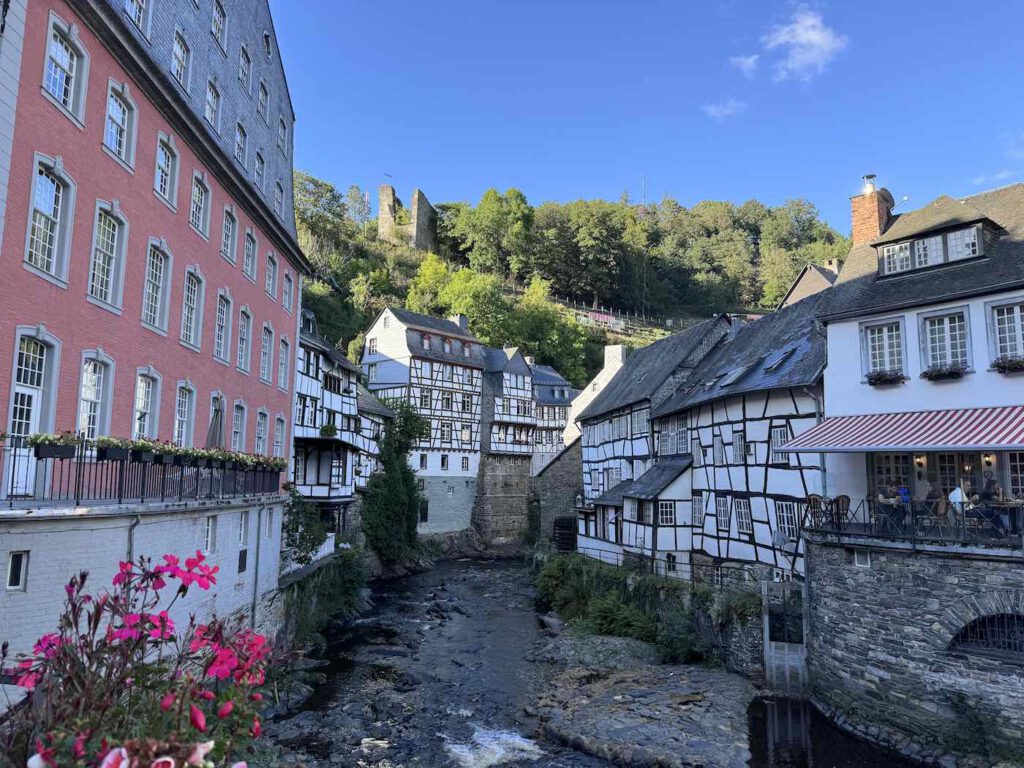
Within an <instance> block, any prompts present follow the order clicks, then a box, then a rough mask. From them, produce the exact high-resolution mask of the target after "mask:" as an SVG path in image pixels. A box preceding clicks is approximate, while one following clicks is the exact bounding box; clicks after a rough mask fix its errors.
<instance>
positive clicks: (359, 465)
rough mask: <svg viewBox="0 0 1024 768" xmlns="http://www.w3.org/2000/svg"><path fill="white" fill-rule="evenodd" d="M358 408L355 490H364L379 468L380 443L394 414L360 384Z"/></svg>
mask: <svg viewBox="0 0 1024 768" xmlns="http://www.w3.org/2000/svg"><path fill="white" fill-rule="evenodd" d="M356 403H357V405H358V407H359V434H358V436H357V438H356V440H357V442H358V444H359V454H358V456H356V470H355V485H356V490H357V491H358V490H360V489H363V488H366V483H367V482H368V481H369V479H370V477H371V476H372V475H373V473H374V472H376V471H377V470H378V469H379V468H380V463H379V457H380V441H381V439H382V438H383V437H384V430H385V429H386V428H387V426H388V424H389V423H390V422H391V420H392V419H394V417H395V412H394V411H392V410H391V409H390V408H388V407H387V405H385V404H384V403H382V402H381V401H380V400H378V399H377V398H376V397H374V396H373V395H372V394H371V393H370V391H369V390H368V389H366V387H364V386H363V385H362V384H359V385H357V388H356Z"/></svg>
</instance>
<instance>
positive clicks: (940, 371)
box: [921, 363, 967, 381]
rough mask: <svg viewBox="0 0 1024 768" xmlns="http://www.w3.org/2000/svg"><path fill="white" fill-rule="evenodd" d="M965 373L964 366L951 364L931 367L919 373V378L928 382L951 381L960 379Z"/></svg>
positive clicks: (965, 368) (965, 367)
mask: <svg viewBox="0 0 1024 768" xmlns="http://www.w3.org/2000/svg"><path fill="white" fill-rule="evenodd" d="M965 373H967V366H966V365H959V364H957V363H951V364H949V365H933V366H931V367H930V368H926V369H925V370H924V371H922V372H921V378H922V379H927V380H928V381H952V380H954V379H962V378H963V377H964V374H965Z"/></svg>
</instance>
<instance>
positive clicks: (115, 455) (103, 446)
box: [96, 436, 131, 461]
mask: <svg viewBox="0 0 1024 768" xmlns="http://www.w3.org/2000/svg"><path fill="white" fill-rule="evenodd" d="M130 446H131V441H130V440H124V439H123V438H120V437H108V436H104V437H97V438H96V461H127V460H128V449H129V448H130Z"/></svg>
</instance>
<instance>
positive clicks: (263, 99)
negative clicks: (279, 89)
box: [256, 79, 270, 125]
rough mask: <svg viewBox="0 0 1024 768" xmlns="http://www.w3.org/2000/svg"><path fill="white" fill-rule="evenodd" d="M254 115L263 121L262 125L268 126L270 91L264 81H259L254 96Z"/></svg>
mask: <svg viewBox="0 0 1024 768" xmlns="http://www.w3.org/2000/svg"><path fill="white" fill-rule="evenodd" d="M256 114H257V115H258V116H259V118H260V119H261V120H262V121H263V124H264V125H270V123H269V122H268V115H269V114H270V89H269V88H268V87H267V82H266V80H263V79H260V85H259V89H258V90H257V94H256Z"/></svg>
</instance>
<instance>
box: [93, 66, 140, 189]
mask: <svg viewBox="0 0 1024 768" xmlns="http://www.w3.org/2000/svg"><path fill="white" fill-rule="evenodd" d="M111 99H116V100H117V101H119V102H121V104H122V105H123V106H124V110H125V116H124V126H123V127H122V130H123V132H124V133H123V136H122V137H121V141H122V147H121V151H120V153H119V152H118V150H117V148H116V147H112V146H110V145H109V144H108V143H107V140H108V138H109V136H108V128H109V127H110V119H111V116H110V101H111ZM138 115H139V108H138V105H137V104H136V103H135V100H134V99H133V98H132V97H131V95H130V93H129V88H128V84H127V83H119V82H117V81H116V80H114V79H113V78H111V79H110V80H108V81H107V99H106V106H105V109H104V114H103V139H102V141H101V142H100V145H101V146H102V148H103V151H104V152H105V153H106V154H107V155H108V156H109V157H111V158H112V159H113V160H115V161H116V162H117V163H118V164H119V165H121V166H122V167H123V168H124V169H125V170H127V171H128V172H129V173H134V172H135V150H136V146H137V143H138V122H139V121H138Z"/></svg>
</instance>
